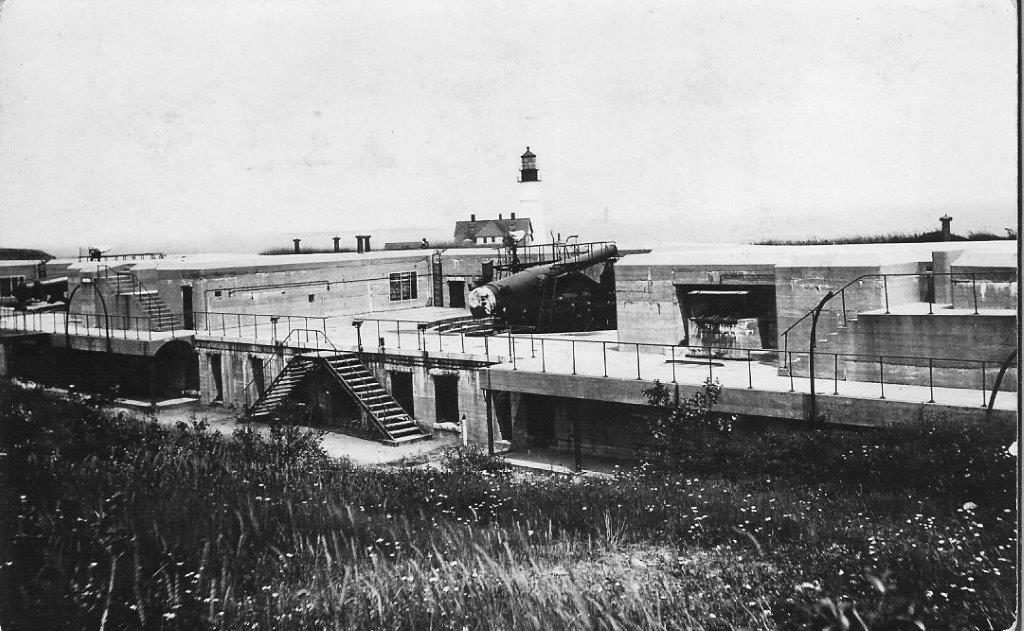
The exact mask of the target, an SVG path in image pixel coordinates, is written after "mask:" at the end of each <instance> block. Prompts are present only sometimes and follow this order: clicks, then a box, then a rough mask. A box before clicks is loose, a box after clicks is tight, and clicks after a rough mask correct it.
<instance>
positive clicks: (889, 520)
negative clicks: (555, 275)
mask: <svg viewBox="0 0 1024 631" xmlns="http://www.w3.org/2000/svg"><path fill="white" fill-rule="evenodd" d="M0 427H3V431H4V435H3V446H2V449H0V454H2V456H0V462H2V467H3V468H2V474H3V479H2V488H3V490H4V493H5V495H4V497H3V503H2V505H0V525H2V527H3V533H2V534H3V537H2V541H3V545H4V550H3V556H2V565H3V567H2V568H0V579H2V581H3V592H2V597H0V607H2V609H0V617H2V619H3V622H4V628H5V630H10V629H38V628H46V629H90V628H91V629H96V628H106V629H119V628H147V629H164V628H166V629H197V628H223V629H243V628H244V629H254V628H256V629H300V628H301V629H323V628H348V629H375V628H388V629H391V628H398V629H456V630H461V629H484V628H501V629H512V628H520V629H545V630H546V629H579V628H587V629H623V628H635V629H702V628H705V629H727V628H759V629H773V628H808V629H810V628H814V629H821V628H834V629H840V628H849V629H861V628H865V627H871V628H876V629H877V628H890V629H896V628H911V627H908V626H906V625H911V624H915V623H918V622H919V623H921V624H923V625H925V626H926V627H927V628H950V629H952V628H958V629H959V628H984V629H988V628H1006V627H1007V626H1009V624H1010V623H1011V621H1012V612H1013V607H1014V586H1015V582H1014V576H1015V574H1016V568H1015V567H1014V561H1013V559H1014V557H1015V552H1014V551H1015V544H1014V538H1013V537H1014V516H1013V511H1014V464H1013V460H1012V457H1011V456H1009V455H1008V454H1007V453H1006V446H1007V445H1008V444H1009V442H1010V441H1011V440H1012V433H1013V431H1012V428H1005V427H1003V428H1000V427H967V426H962V425H960V424H958V423H956V422H955V421H954V420H951V421H950V422H949V423H948V424H945V425H944V426H942V427H932V426H928V427H914V428H908V429H892V430H888V431H872V432H838V431H837V432H831V433H820V432H802V433H795V434H794V433H787V434H782V433H779V434H764V433H761V434H757V435H744V434H743V433H742V432H733V433H730V435H729V437H728V438H725V439H722V440H720V441H717V442H716V447H715V448H714V449H708V450H702V451H697V450H691V453H689V454H688V455H687V457H686V458H683V459H682V460H681V461H680V462H679V463H678V464H677V465H676V466H674V467H672V468H670V469H668V470H664V469H661V468H658V467H655V466H652V465H650V464H648V465H644V466H640V467H638V468H636V469H634V470H629V471H625V470H624V471H623V472H622V473H621V474H619V475H616V476H615V478H614V479H581V478H575V479H569V478H556V477H532V476H523V475H520V474H515V473H512V472H510V471H509V470H508V469H507V468H506V467H505V466H503V464H502V463H501V462H500V461H497V460H495V459H493V458H491V457H488V456H486V455H484V454H482V453H480V452H478V451H456V452H453V453H451V454H449V455H448V457H447V458H446V459H445V460H444V461H443V462H442V465H441V466H440V467H439V468H430V467H422V468H391V469H385V468H360V467H355V466H353V465H351V464H350V463H348V462H345V461H337V460H333V459H330V458H328V457H327V456H326V455H325V454H324V453H323V451H322V450H321V449H320V448H319V446H318V439H317V437H316V436H315V435H311V434H308V433H306V432H303V431H300V430H298V429H296V428H294V427H280V428H276V429H275V430H274V432H273V433H272V434H271V435H270V436H268V437H264V436H261V435H259V434H258V433H256V432H255V431H253V430H251V429H243V430H239V431H237V432H236V433H235V435H234V436H233V437H225V436H221V435H219V434H214V433H211V432H210V431H209V429H208V428H207V427H206V425H205V424H204V423H202V422H194V423H191V424H187V425H186V424H181V425H180V426H178V427H177V428H168V427H162V426H159V425H157V424H156V423H155V422H152V421H139V420H136V419H132V418H129V417H126V416H124V415H114V414H112V413H109V412H105V411H104V410H103V409H101V408H100V407H98V406H97V405H95V404H94V403H91V402H90V401H88V400H85V399H82V398H78V397H76V398H73V399H70V400H68V399H62V398H57V397H55V396H52V395H48V394H46V393H44V392H43V391H41V390H21V389H16V388H13V387H11V386H9V385H6V384H4V385H0ZM682 448H685V441H684V443H683V447H682ZM900 619H903V622H900V621H899V620H900ZM843 621H845V623H844V622H843ZM861 621H863V622H861Z"/></svg>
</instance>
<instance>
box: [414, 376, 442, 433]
mask: <svg viewBox="0 0 1024 631" xmlns="http://www.w3.org/2000/svg"><path fill="white" fill-rule="evenodd" d="M412 400H413V406H414V407H415V408H416V414H415V416H416V420H417V421H419V422H420V423H422V424H424V425H427V426H428V427H432V426H433V425H434V424H435V423H436V422H437V402H436V401H435V399H434V380H433V378H432V377H431V376H430V370H429V369H428V368H427V367H426V366H417V367H416V368H414V369H413V372H412Z"/></svg>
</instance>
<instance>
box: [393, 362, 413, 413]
mask: <svg viewBox="0 0 1024 631" xmlns="http://www.w3.org/2000/svg"><path fill="white" fill-rule="evenodd" d="M391 396H392V397H394V398H395V401H397V402H398V405H400V406H402V409H403V410H405V412H406V413H407V414H408V415H409V416H413V414H414V412H415V407H414V406H413V398H412V373H411V372H392V373H391Z"/></svg>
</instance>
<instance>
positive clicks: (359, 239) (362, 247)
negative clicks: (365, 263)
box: [356, 234, 370, 254]
mask: <svg viewBox="0 0 1024 631" xmlns="http://www.w3.org/2000/svg"><path fill="white" fill-rule="evenodd" d="M369 251H370V235H368V234H359V235H356V252H359V253H360V254H362V253H363V252H369Z"/></svg>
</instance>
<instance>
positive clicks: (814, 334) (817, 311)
mask: <svg viewBox="0 0 1024 631" xmlns="http://www.w3.org/2000/svg"><path fill="white" fill-rule="evenodd" d="M882 279H883V280H884V279H885V276H883V277H882ZM834 295H835V294H833V293H832V292H831V291H829V292H828V293H827V294H825V297H824V298H822V299H821V301H820V302H818V305H817V306H816V307H814V310H813V311H812V312H811V342H810V348H809V349H808V355H809V360H808V363H809V364H810V366H809V368H810V371H811V373H810V378H811V418H810V420H811V422H812V423H814V422H817V420H818V394H817V392H816V391H815V389H814V347H815V346H816V345H817V341H818V339H817V338H818V318H819V317H820V316H821V310H822V308H824V307H825V303H826V302H828V301H829V300H831V299H832V296H834ZM885 295H886V305H885V308H886V313H888V312H889V298H888V296H889V293H888V289H887V290H886V294H885Z"/></svg>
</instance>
